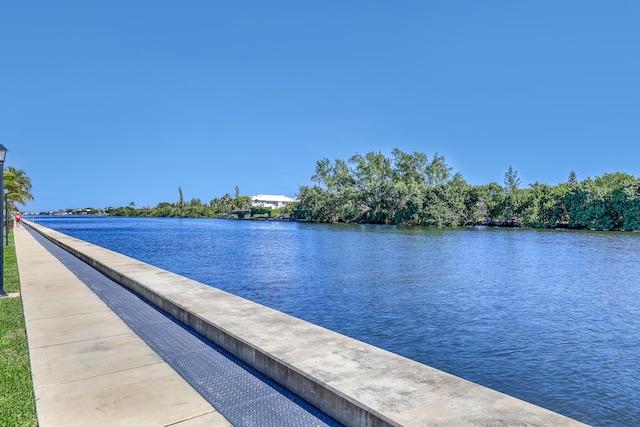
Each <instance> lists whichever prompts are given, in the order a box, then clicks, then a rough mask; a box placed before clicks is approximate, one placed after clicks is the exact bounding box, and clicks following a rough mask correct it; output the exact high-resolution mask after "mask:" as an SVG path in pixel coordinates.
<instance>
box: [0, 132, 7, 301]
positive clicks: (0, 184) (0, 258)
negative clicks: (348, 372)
mask: <svg viewBox="0 0 640 427" xmlns="http://www.w3.org/2000/svg"><path fill="white" fill-rule="evenodd" d="M7 151H9V150H7V147H5V146H4V145H2V144H0V188H4V158H5V157H7ZM2 213H3V212H2V209H0V227H2V225H1V224H2ZM7 233H9V229H7ZM6 296H7V293H6V292H5V291H4V246H2V244H0V298H3V297H6Z"/></svg>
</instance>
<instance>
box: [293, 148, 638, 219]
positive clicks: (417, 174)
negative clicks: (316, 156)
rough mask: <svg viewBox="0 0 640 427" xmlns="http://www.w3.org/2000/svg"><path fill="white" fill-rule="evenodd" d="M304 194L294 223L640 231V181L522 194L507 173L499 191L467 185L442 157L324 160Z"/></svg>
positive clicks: (399, 154)
mask: <svg viewBox="0 0 640 427" xmlns="http://www.w3.org/2000/svg"><path fill="white" fill-rule="evenodd" d="M312 181H314V182H315V183H316V185H314V186H303V187H301V188H300V192H299V194H298V200H299V203H298V204H297V206H295V211H294V215H295V216H296V217H297V218H299V219H305V220H309V221H317V222H345V223H374V224H398V225H424V226H466V225H499V226H524V227H535V228H559V227H562V228H574V229H594V230H640V180H639V179H637V178H635V177H633V176H632V175H628V174H625V173H620V172H616V173H609V174H605V175H603V176H601V177H596V178H595V179H591V178H587V179H586V180H584V181H582V182H578V180H577V177H576V174H575V173H574V172H571V174H570V175H569V178H568V180H567V181H566V182H564V183H560V184H558V185H555V186H551V185H548V184H541V183H538V182H536V183H535V184H531V185H530V186H529V187H527V188H521V182H520V179H519V178H518V174H517V171H515V170H513V169H512V168H509V170H508V171H507V172H506V173H505V176H504V183H503V185H500V184H498V183H495V182H492V183H489V184H486V185H470V184H469V183H467V182H466V181H465V180H464V178H463V177H462V175H461V174H460V173H455V174H454V173H453V171H452V168H451V167H450V166H448V165H447V163H446V162H445V159H444V157H442V156H439V155H438V154H437V153H436V154H435V156H434V157H433V158H432V159H429V158H428V157H427V155H426V154H423V153H419V152H414V153H405V152H403V151H401V150H399V149H397V148H396V149H395V150H393V152H392V154H391V156H390V157H387V156H385V155H383V154H381V153H379V152H378V153H376V152H370V153H368V154H366V155H364V156H363V155H359V154H356V155H354V156H352V157H351V158H350V159H349V160H348V161H344V160H340V159H337V160H334V161H330V160H329V159H326V158H325V159H322V160H320V161H318V162H317V164H316V172H315V174H314V175H313V176H312Z"/></svg>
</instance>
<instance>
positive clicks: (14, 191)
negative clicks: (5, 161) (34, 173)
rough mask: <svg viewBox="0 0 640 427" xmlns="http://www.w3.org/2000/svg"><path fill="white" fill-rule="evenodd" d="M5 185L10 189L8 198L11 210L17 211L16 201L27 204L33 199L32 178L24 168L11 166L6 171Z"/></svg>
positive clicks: (23, 204)
mask: <svg viewBox="0 0 640 427" xmlns="http://www.w3.org/2000/svg"><path fill="white" fill-rule="evenodd" d="M4 187H5V188H6V189H7V190H8V192H7V200H8V202H9V209H10V211H11V212H13V211H17V210H18V208H17V207H16V203H18V204H21V205H22V206H25V205H26V204H27V202H30V201H32V200H33V195H32V194H31V179H30V178H29V177H28V176H27V175H26V174H25V173H24V171H23V170H19V169H16V168H14V167H12V166H9V167H8V168H7V169H6V170H5V171H4Z"/></svg>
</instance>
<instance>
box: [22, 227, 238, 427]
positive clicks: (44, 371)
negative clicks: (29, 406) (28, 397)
mask: <svg viewBox="0 0 640 427" xmlns="http://www.w3.org/2000/svg"><path fill="white" fill-rule="evenodd" d="M15 239H16V250H17V257H18V268H19V273H20V282H21V288H22V289H21V291H22V299H23V305H24V311H25V321H26V327H27V337H28V342H29V353H30V358H31V366H32V370H33V381H34V391H35V396H36V407H37V411H38V422H39V425H40V426H42V427H47V426H65V427H68V426H106V425H118V426H146V425H152V426H163V425H171V424H176V423H180V424H178V425H193V426H198V425H209V426H230V425H231V424H230V423H229V422H228V421H227V420H226V419H225V418H224V417H223V416H222V415H220V413H218V412H217V411H216V410H215V408H214V407H213V406H212V405H211V404H210V403H208V402H207V401H206V400H205V399H204V398H202V396H200V394H198V393H197V392H196V391H195V390H194V389H193V388H192V387H191V386H190V385H189V384H187V382H186V381H184V380H183V379H182V378H181V377H180V376H179V375H178V374H177V373H176V372H175V371H174V370H173V369H172V368H171V367H170V366H169V365H168V364H167V363H165V362H164V361H163V360H162V359H161V358H160V357H159V356H158V355H157V354H156V353H155V352H154V351H153V350H152V349H151V348H150V347H149V346H148V345H147V344H145V343H144V342H143V341H142V340H141V339H140V338H138V337H137V336H136V335H135V334H133V332H132V331H131V329H130V328H129V327H127V325H126V324H125V323H124V322H123V321H122V320H120V318H118V316H116V315H115V314H114V313H113V312H112V311H111V310H110V309H109V307H107V305H106V304H104V303H103V302H102V301H101V300H100V299H99V298H98V297H97V296H96V295H95V294H94V293H93V292H91V291H90V290H89V289H88V288H87V287H86V286H85V284H84V283H82V282H81V281H80V280H79V279H78V278H77V277H76V276H75V275H73V274H72V273H71V272H70V271H69V270H68V269H67V268H66V267H64V266H63V265H62V264H61V263H60V262H59V261H58V260H56V259H55V258H54V257H53V256H52V255H51V254H50V253H49V252H48V251H47V250H45V249H44V248H43V247H42V245H40V244H39V243H37V242H36V241H35V240H34V239H33V237H31V236H30V235H29V234H28V232H27V231H26V230H24V229H22V228H16V230H15ZM181 421H185V422H186V421H188V423H185V424H183V423H181Z"/></svg>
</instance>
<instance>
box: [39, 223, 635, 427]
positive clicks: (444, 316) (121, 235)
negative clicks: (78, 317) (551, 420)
mask: <svg viewBox="0 0 640 427" xmlns="http://www.w3.org/2000/svg"><path fill="white" fill-rule="evenodd" d="M35 221H36V222H37V223H41V224H43V225H45V226H48V227H50V228H53V229H56V230H59V231H62V232H64V233H66V234H69V235H72V236H75V237H78V238H80V239H83V240H87V241H89V242H92V243H95V244H98V245H100V246H103V247H106V248H109V249H112V250H115V251H118V252H121V253H124V254H126V255H129V256H132V257H135V258H137V259H140V260H142V261H145V262H148V263H150V264H153V265H156V266H159V267H162V268H165V269H167V270H171V271H174V272H176V273H179V274H181V275H184V276H187V277H190V278H192V279H195V280H198V281H200V282H203V283H206V284H209V285H211V286H215V287H217V288H220V289H224V290H226V291H228V292H231V293H234V294H236V295H239V296H242V297H245V298H248V299H251V300H253V301H256V302H259V303H261V304H264V305H267V306H269V307H272V308H275V309H278V310H281V311H284V312H286V313H289V314H292V315H294V316H297V317H300V318H302V319H305V320H308V321H311V322H313V323H316V324H318V325H322V326H324V327H327V328H329V329H332V330H334V331H337V332H340V333H343V334H345V335H349V336H351V337H354V338H357V339H359V340H362V341H365V342H368V343H370V344H373V345H376V346H378V347H382V348H385V349H387V350H389V351H392V352H395V353H398V354H401V355H403V356H406V357H409V358H411V359H414V360H417V361H419V362H422V363H425V364H428V365H431V366H433V367H436V368H438V369H441V370H444V371H447V372H450V373H452V374H454V375H457V376H460V377H463V378H466V379H468V380H471V381H474V382H477V383H479V384H482V385H485V386H487V387H491V388H493V389H496V390H499V391H502V392H504V393H507V394H510V395H513V396H515V397H518V398H521V399H524V400H526V401H529V402H532V403H534V404H537V405H540V406H543V407H545V408H548V409H551V410H553V411H556V412H559V413H562V414H565V415H567V416H570V417H572V418H575V419H578V420H580V421H583V422H585V423H588V424H592V425H595V426H636V425H639V424H640V250H639V249H638V248H639V245H640V233H617V232H577V231H539V230H512V229H491V228H458V229H438V228H404V227H395V226H371V225H326V224H302V223H288V222H254V221H230V220H207V219H169V218H112V217H107V218H95V217H80V218H78V217H76V218H69V217H36V218H35Z"/></svg>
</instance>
